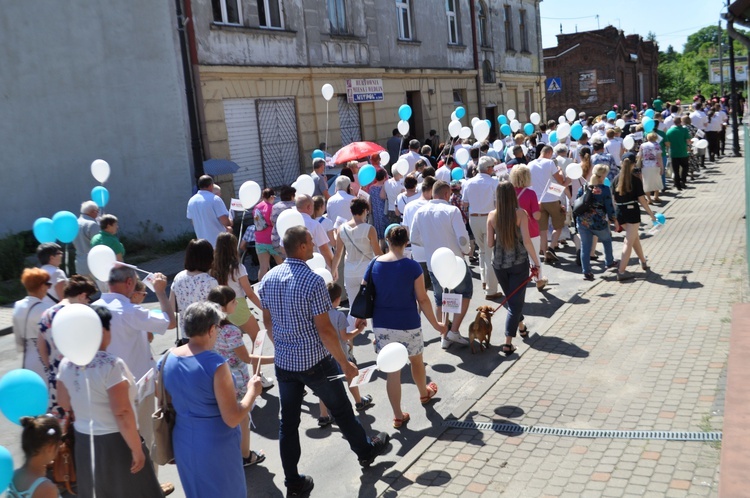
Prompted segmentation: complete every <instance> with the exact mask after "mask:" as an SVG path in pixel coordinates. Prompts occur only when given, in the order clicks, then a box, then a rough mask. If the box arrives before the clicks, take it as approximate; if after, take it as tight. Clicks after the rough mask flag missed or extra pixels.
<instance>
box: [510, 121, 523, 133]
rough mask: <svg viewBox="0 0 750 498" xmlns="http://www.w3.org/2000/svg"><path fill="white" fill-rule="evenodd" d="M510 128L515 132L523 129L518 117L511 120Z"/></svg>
mask: <svg viewBox="0 0 750 498" xmlns="http://www.w3.org/2000/svg"><path fill="white" fill-rule="evenodd" d="M510 129H511V130H513V133H515V132H517V131H518V130H520V129H521V122H520V121H519V120H517V119H514V120H513V121H511V122H510Z"/></svg>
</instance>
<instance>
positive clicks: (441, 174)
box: [435, 157, 453, 183]
mask: <svg viewBox="0 0 750 498" xmlns="http://www.w3.org/2000/svg"><path fill="white" fill-rule="evenodd" d="M448 159H451V162H453V161H452V159H453V158H452V157H451V158H446V160H445V162H444V163H443V165H442V166H440V167H439V168H438V169H437V170H436V171H435V178H436V179H437V180H440V181H442V182H445V183H450V182H451V180H453V178H452V177H451V171H452V170H451V167H450V166H449V165H448Z"/></svg>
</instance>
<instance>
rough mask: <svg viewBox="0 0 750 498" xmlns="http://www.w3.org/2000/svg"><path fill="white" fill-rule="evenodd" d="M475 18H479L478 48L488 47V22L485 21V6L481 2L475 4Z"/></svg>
mask: <svg viewBox="0 0 750 498" xmlns="http://www.w3.org/2000/svg"><path fill="white" fill-rule="evenodd" d="M477 17H478V18H479V46H480V47H489V46H490V38H489V32H490V30H489V22H488V20H487V5H485V3H484V2H482V1H481V0H480V1H479V2H477Z"/></svg>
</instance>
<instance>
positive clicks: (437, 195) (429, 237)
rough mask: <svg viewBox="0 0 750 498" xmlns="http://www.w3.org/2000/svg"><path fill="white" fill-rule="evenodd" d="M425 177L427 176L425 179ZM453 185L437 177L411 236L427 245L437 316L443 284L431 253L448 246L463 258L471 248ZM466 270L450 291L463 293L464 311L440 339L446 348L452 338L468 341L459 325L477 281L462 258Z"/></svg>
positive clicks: (439, 313) (441, 309)
mask: <svg viewBox="0 0 750 498" xmlns="http://www.w3.org/2000/svg"><path fill="white" fill-rule="evenodd" d="M425 181H426V180H425ZM450 197H451V188H450V185H448V184H447V183H445V182H441V181H437V182H435V185H433V187H432V200H431V201H430V202H428V203H427V204H425V205H424V206H422V207H421V208H420V209H419V210H418V211H417V212H416V214H415V215H414V220H413V221H412V229H411V235H410V238H411V240H412V243H413V244H418V245H421V246H422V247H424V250H425V258H426V259H427V268H428V270H429V273H430V279H431V280H432V281H433V282H434V285H433V290H434V292H435V306H436V308H437V310H436V313H437V316H442V311H443V288H442V286H441V284H440V282H439V281H438V280H437V279H436V278H435V275H434V273H433V272H432V262H431V259H432V255H433V254H434V253H435V251H437V250H438V249H440V248H441V247H447V248H449V249H450V250H451V251H453V254H455V255H456V256H458V257H460V258H462V261H463V257H464V255H468V254H469V253H470V252H471V245H470V243H469V233H468V232H467V231H466V225H465V224H464V219H463V217H462V216H461V211H460V210H459V209H458V208H457V207H456V206H454V205H452V204H451V203H450V202H449V199H450ZM463 264H464V269H465V271H466V273H465V275H464V279H463V281H462V282H461V283H460V284H458V286H457V287H455V288H453V289H450V290H449V292H451V293H455V294H461V296H462V298H463V299H462V300H461V313H455V314H454V315H453V322H452V323H451V326H450V330H449V331H447V332H446V334H445V335H444V336H443V338H442V340H441V346H442V348H443V349H447V348H448V347H449V346H450V344H451V343H452V342H456V343H459V344H468V343H469V341H468V340H467V339H466V338H465V337H461V335H460V334H459V333H458V329H459V327H460V326H461V322H462V321H463V319H464V316H466V311H467V310H468V309H469V301H470V300H471V297H472V295H473V293H474V285H473V282H472V280H471V272H470V271H469V267H468V265H466V262H465V261H463Z"/></svg>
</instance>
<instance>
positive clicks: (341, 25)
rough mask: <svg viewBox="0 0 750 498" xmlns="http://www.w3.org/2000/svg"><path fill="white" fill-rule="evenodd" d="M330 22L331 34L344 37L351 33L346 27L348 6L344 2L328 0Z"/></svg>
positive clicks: (342, 0)
mask: <svg viewBox="0 0 750 498" xmlns="http://www.w3.org/2000/svg"><path fill="white" fill-rule="evenodd" d="M328 20H329V21H330V23H331V33H332V34H337V35H343V34H346V33H348V32H349V30H348V29H347V27H346V6H345V5H344V0H328Z"/></svg>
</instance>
